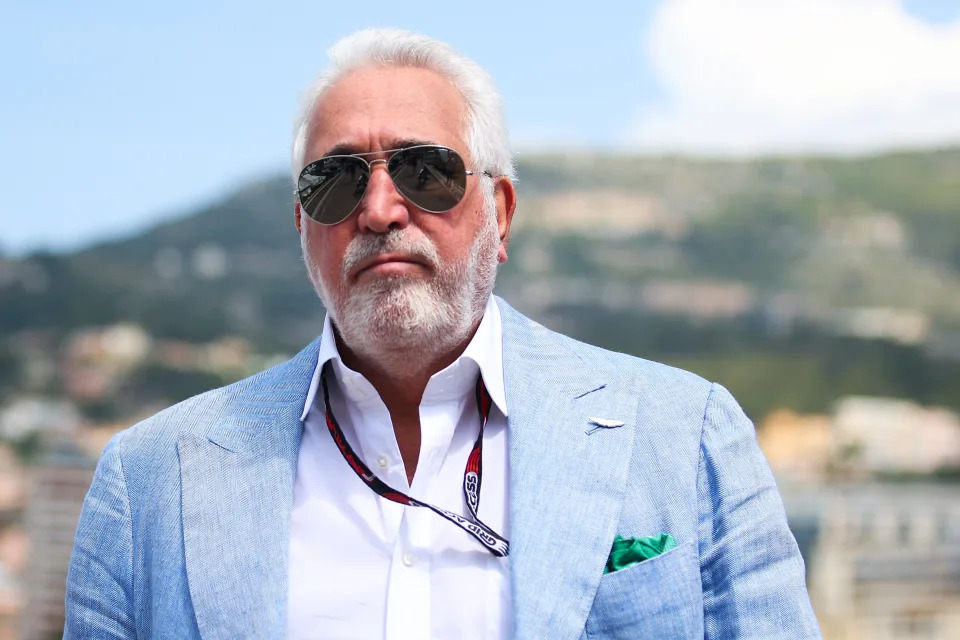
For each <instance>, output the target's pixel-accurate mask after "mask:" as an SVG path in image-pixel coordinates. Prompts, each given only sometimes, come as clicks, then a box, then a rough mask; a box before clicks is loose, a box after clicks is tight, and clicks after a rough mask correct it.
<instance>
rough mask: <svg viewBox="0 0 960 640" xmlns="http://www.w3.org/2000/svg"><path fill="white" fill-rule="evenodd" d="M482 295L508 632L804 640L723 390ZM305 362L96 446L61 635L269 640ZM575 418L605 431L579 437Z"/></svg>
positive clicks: (756, 471) (762, 468)
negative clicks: (505, 516) (504, 411)
mask: <svg viewBox="0 0 960 640" xmlns="http://www.w3.org/2000/svg"><path fill="white" fill-rule="evenodd" d="M497 302H498V304H499V305H500V311H501V314H502V320H503V363H504V381H505V386H506V393H507V405H508V406H509V407H510V416H509V421H508V426H507V433H508V436H509V458H510V522H511V527H510V566H511V575H512V584H513V598H514V602H513V608H514V619H515V630H516V637H517V638H524V639H525V638H545V639H550V640H563V639H571V640H575V639H577V638H580V639H584V638H656V639H663V638H704V637H706V638H762V639H763V640H772V639H776V638H783V639H784V640H798V639H800V638H816V637H819V636H820V632H819V629H818V627H817V622H816V619H815V617H814V614H813V611H812V609H811V607H810V601H809V598H808V596H807V591H806V587H805V585H804V567H803V561H802V560H801V557H800V554H799V552H798V549H797V545H796V542H795V541H794V538H793V536H792V535H791V533H790V530H789V529H788V528H787V520H786V517H785V515H784V510H783V505H782V504H781V501H780V497H779V495H778V493H777V490H776V487H775V485H774V481H773V477H772V476H771V474H770V470H769V468H768V467H767V464H766V461H765V460H764V458H763V456H762V454H761V453H760V450H759V449H758V447H757V443H756V440H755V437H754V430H753V427H752V425H751V423H750V421H749V420H748V419H747V417H746V416H745V415H744V414H743V412H742V411H741V410H740V408H739V407H738V406H737V403H736V401H734V399H733V398H732V397H731V395H730V394H729V393H728V392H727V391H726V390H725V389H724V388H723V387H721V386H719V385H717V384H710V383H709V382H706V381H705V380H703V379H701V378H699V377H697V376H695V375H693V374H690V373H686V372H684V371H679V370H677V369H672V368H670V367H667V366H664V365H660V364H656V363H653V362H648V361H645V360H640V359H637V358H634V357H631V356H626V355H622V354H618V353H611V352H608V351H604V350H602V349H599V348H597V347H592V346H589V345H585V344H583V343H580V342H577V341H575V340H573V339H571V338H567V337H565V336H562V335H559V334H557V333H553V332H551V331H549V330H547V329H545V328H543V327H542V326H540V325H538V324H536V323H534V322H533V321H531V320H529V319H528V318H526V317H524V316H523V315H521V314H520V313H518V312H517V311H515V310H514V309H513V308H511V307H510V306H509V305H507V304H506V303H505V302H503V301H502V300H500V299H498V300H497ZM317 351H318V342H314V343H313V344H311V345H310V346H308V347H307V348H306V349H304V350H303V351H302V352H300V354H299V355H297V356H296V357H294V358H293V359H291V360H289V361H287V362H285V363H283V364H280V365H278V366H276V367H274V368H272V369H269V370H267V371H264V372H262V373H260V374H257V375H255V376H253V377H250V378H247V379H246V380H241V381H240V382H237V383H235V384H232V385H230V386H228V387H224V388H222V389H216V390H214V391H210V392H208V393H205V394H202V395H199V396H196V397H194V398H191V399H189V400H186V401H184V402H182V403H180V404H178V405H176V406H174V407H171V408H169V409H167V410H165V411H163V412H161V413H159V414H157V415H156V416H153V417H152V418H150V419H148V420H145V421H144V422H141V423H140V424H138V425H136V426H134V427H131V428H130V429H127V430H126V431H123V432H121V433H119V434H117V435H116V436H115V437H114V438H113V439H112V440H111V441H110V443H109V444H108V445H107V447H106V449H105V450H104V452H103V456H102V458H101V460H100V463H99V465H98V467H97V472H96V476H95V478H94V480H93V485H92V486H91V488H90V492H89V494H88V495H87V498H86V501H85V502H84V506H83V513H82V515H81V517H80V524H79V527H78V529H77V536H76V542H75V546H74V550H73V556H72V559H71V561H70V569H69V574H68V576H67V592H66V629H65V637H67V638H97V639H101V638H171V639H177V640H183V639H195V638H203V639H204V640H217V639H226V638H282V637H283V635H284V632H285V627H286V621H285V618H286V608H287V603H286V595H287V545H288V538H289V527H290V510H291V503H292V497H293V483H294V473H295V471H296V462H297V451H298V448H299V445H300V434H301V431H302V424H301V422H300V413H301V411H302V409H303V404H304V401H305V398H306V394H307V386H308V385H309V382H310V378H311V375H312V374H313V370H314V368H315V365H316V359H317ZM591 417H602V418H609V419H612V420H621V421H623V422H625V425H624V426H622V427H619V428H602V429H596V430H594V431H593V432H592V433H590V434H588V433H587V432H588V431H590V429H591V428H592V425H591V423H590V421H589V418H591ZM661 532H663V533H669V534H670V535H672V536H673V537H674V538H675V539H676V540H677V543H678V546H677V547H676V548H675V549H672V550H670V551H668V552H666V553H664V554H662V555H660V556H658V557H656V558H653V559H650V560H646V561H644V562H641V563H639V564H635V565H633V566H630V567H627V568H625V569H622V570H620V571H616V572H614V573H610V574H607V575H604V572H603V569H604V564H605V562H606V560H607V557H608V555H609V553H610V547H611V545H612V543H613V540H614V537H615V536H616V535H618V534H619V535H622V536H624V537H644V536H651V535H657V534H659V533H661ZM317 579H318V580H322V579H323V576H322V575H318V576H317Z"/></svg>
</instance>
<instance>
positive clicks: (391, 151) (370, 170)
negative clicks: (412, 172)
mask: <svg viewBox="0 0 960 640" xmlns="http://www.w3.org/2000/svg"><path fill="white" fill-rule="evenodd" d="M413 149H441V150H444V151H449V152H451V153H453V154H455V155H456V156H457V157H458V158H460V161H461V162H463V156H462V155H460V152H459V151H457V150H456V149H451V148H450V147H446V146H444V145H442V144H415V145H411V146H409V147H398V148H396V149H384V150H383V151H364V152H362V153H338V154H335V155H330V156H321V157H319V158H317V159H316V160H312V161H310V162H308V163H306V164H305V165H304V166H303V169H301V170H300V174H299V176H298V177H297V183H298V184H299V182H300V179H301V178H302V177H303V173H304V171H306V170H307V167H309V166H310V165H312V164H315V163H317V162H320V161H321V160H327V159H331V158H357V159H358V160H360V161H362V162H363V163H364V164H365V165H367V178H368V179H369V177H370V175H372V174H373V165H375V164H377V163H378V162H382V163H383V164H384V165H387V166H388V167H389V164H390V160H391V158H393V156H394V154H396V153H397V152H400V151H410V150H413ZM378 155H383V156H385V157H383V158H376V159H374V160H367V159H366V158H365V156H378ZM465 165H466V163H464V175H465V176H475V175H482V176H487V177H488V178H494V177H498V176H494V175H493V174H491V173H490V172H489V171H471V170H470V169H466V166H465ZM387 175H390V182H393V188H394V189H396V190H397V193H399V194H400V195H401V196H403V199H404V200H406V201H407V202H409V203H410V204H412V205H413V206H415V207H417V208H418V209H420V210H421V211H426V212H427V213H446V212H447V211H450V209H453V207H455V206H457V205H458V204H460V203H461V202H463V198H462V197H461V198H460V200H458V201H457V202H455V203H454V204H453V205H452V206H451V207H449V208H447V209H440V210H437V211H434V210H432V209H426V208H424V207H421V206H420V205H418V204H417V203H416V202H414V201H413V200H412V199H410V197H409V196H408V195H407V194H406V193H404V192H403V189H401V188H400V187H399V186H398V185H397V183H396V182H394V181H393V175H391V174H390V171H389V169H388V170H387ZM293 193H294V196H295V197H296V199H297V202H299V203H300V211H301V212H302V213H303V214H305V215H306V216H307V217H308V218H310V219H311V220H313V221H314V222H316V223H317V224H322V225H324V226H327V227H332V226H334V225H338V224H340V223H341V222H343V221H345V220H347V219H348V218H349V217H350V216H352V215H353V212H354V211H356V210H357V207H359V206H360V204H361V203H362V202H363V198H364V197H366V195H367V190H366V187H364V190H363V195H361V196H360V199H359V200H357V204H355V205H353V208H352V209H350V211H349V212H348V213H347V214H346V215H344V216H343V217H342V218H340V219H339V220H337V221H335V222H321V221H320V220H317V219H316V218H314V217H313V216H311V215H310V214H309V213H307V210H306V208H305V207H304V206H303V200H302V198H301V197H300V189H299V187H297V188H294V190H293Z"/></svg>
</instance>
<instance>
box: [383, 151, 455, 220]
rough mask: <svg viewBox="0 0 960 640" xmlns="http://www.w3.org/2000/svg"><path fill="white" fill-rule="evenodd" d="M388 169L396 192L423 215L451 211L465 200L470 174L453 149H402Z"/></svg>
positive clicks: (392, 157) (394, 155) (392, 158)
mask: <svg viewBox="0 0 960 640" xmlns="http://www.w3.org/2000/svg"><path fill="white" fill-rule="evenodd" d="M388 167H389V169H390V176H391V177H392V178H393V183H394V184H395V185H396V186H397V189H399V190H400V192H401V193H402V194H403V195H404V196H406V197H407V198H408V199H409V200H410V202H412V203H413V204H415V205H416V206H418V207H420V208H421V209H423V210H424V211H429V212H431V213H440V212H442V211H449V210H450V209H452V208H454V207H455V206H457V203H458V202H460V201H461V200H463V194H464V193H465V191H466V188H467V172H466V168H465V167H464V165H463V158H461V157H460V154H458V153H457V152H456V151H454V150H453V149H447V148H446V147H411V148H409V149H402V150H400V151H397V152H396V153H394V154H393V156H391V158H390V162H389V165H388Z"/></svg>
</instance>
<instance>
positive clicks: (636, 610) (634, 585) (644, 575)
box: [585, 541, 703, 640]
mask: <svg viewBox="0 0 960 640" xmlns="http://www.w3.org/2000/svg"><path fill="white" fill-rule="evenodd" d="M585 631H586V637H587V638H604V639H606V638H610V639H611V640H612V639H614V638H630V639H631V640H633V639H637V638H656V639H658V640H660V639H663V640H666V639H672V638H703V592H702V589H701V587H700V561H699V558H698V557H697V551H696V547H695V546H694V542H693V541H690V542H687V543H684V544H682V545H679V546H677V547H675V548H673V549H671V550H670V551H667V552H666V553H663V554H661V555H659V556H657V557H655V558H651V559H649V560H644V561H643V562H640V563H638V564H635V565H632V566H630V567H627V568H625V569H621V570H620V571H614V572H613V573H608V574H606V575H605V576H603V577H602V578H601V579H600V587H599V588H598V589H597V595H596V597H595V598H594V600H593V607H592V608H591V609H590V615H589V616H588V617H587V624H586V629H585Z"/></svg>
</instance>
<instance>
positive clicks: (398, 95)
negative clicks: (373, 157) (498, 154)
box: [308, 67, 464, 156]
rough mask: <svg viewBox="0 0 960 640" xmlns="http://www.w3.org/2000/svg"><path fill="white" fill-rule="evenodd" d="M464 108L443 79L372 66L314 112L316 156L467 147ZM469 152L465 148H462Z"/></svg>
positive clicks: (347, 79)
mask: <svg viewBox="0 0 960 640" xmlns="http://www.w3.org/2000/svg"><path fill="white" fill-rule="evenodd" d="M463 123H464V105H463V101H462V99H461V97H460V94H459V93H458V92H457V90H456V89H455V88H454V86H453V85H452V84H451V83H450V82H449V81H448V80H447V79H446V78H444V77H443V76H441V75H440V74H438V73H436V72H433V71H430V70H427V69H418V68H411V67H370V68H363V69H358V70H355V71H351V72H349V73H347V74H345V75H344V76H343V77H341V78H340V79H338V80H337V81H336V82H335V83H334V84H333V85H332V86H331V87H330V88H329V89H328V90H327V91H326V92H325V94H324V96H323V98H322V99H321V101H320V104H319V105H318V108H317V110H316V111H315V112H314V113H313V118H312V123H311V127H310V134H309V144H308V149H309V151H310V155H311V156H318V155H331V154H332V153H364V152H368V151H377V150H384V149H397V148H402V147H406V146H413V144H443V145H447V146H454V147H455V148H456V147H460V146H462V143H463V140H462V130H463ZM461 150H463V149H461Z"/></svg>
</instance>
